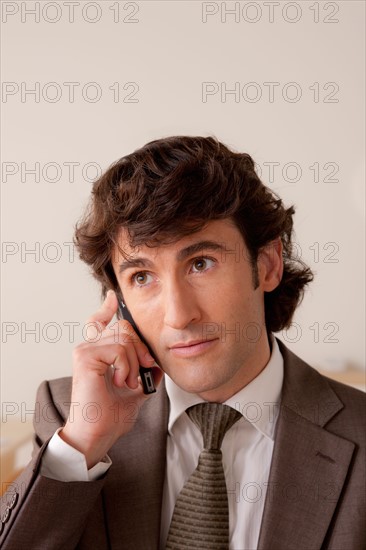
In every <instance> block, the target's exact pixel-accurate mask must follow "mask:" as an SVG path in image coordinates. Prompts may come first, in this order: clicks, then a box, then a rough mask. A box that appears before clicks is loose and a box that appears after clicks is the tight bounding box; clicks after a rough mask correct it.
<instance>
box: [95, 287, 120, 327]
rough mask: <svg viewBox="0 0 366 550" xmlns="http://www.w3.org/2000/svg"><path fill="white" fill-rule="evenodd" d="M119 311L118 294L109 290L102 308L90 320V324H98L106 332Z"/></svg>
mask: <svg viewBox="0 0 366 550" xmlns="http://www.w3.org/2000/svg"><path fill="white" fill-rule="evenodd" d="M117 309H118V300H117V296H116V293H115V292H114V290H108V292H107V295H106V297H105V300H104V302H103V303H102V306H101V308H100V309H99V310H98V311H97V312H96V313H94V315H92V316H91V317H90V318H89V319H88V323H97V324H98V325H99V327H101V328H102V330H104V329H105V328H106V326H107V325H108V324H109V323H110V322H111V320H112V319H113V316H114V315H115V313H116V312H117Z"/></svg>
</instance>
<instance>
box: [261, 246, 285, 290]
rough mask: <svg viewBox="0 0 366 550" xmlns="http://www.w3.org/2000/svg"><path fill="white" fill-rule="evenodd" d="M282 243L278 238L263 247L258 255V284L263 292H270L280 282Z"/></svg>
mask: <svg viewBox="0 0 366 550" xmlns="http://www.w3.org/2000/svg"><path fill="white" fill-rule="evenodd" d="M282 250H283V246H282V241H281V239H280V237H278V238H277V239H275V240H274V241H271V242H270V243H268V244H267V245H266V246H264V247H263V248H262V249H261V250H260V252H259V254H258V275H259V284H260V286H261V288H262V290H263V291H264V292H271V291H272V290H274V289H275V288H276V287H277V286H278V285H279V284H280V282H281V279H282V274H283V257H282Z"/></svg>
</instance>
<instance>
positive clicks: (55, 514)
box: [0, 382, 107, 550]
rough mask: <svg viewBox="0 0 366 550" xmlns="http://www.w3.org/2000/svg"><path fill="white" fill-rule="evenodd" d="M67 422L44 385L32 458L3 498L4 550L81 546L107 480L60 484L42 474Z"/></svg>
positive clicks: (1, 537)
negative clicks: (44, 461) (44, 457)
mask: <svg viewBox="0 0 366 550" xmlns="http://www.w3.org/2000/svg"><path fill="white" fill-rule="evenodd" d="M64 422H65V418H63V416H62V413H61V408H60V406H58V404H57V403H55V402H54V400H53V398H52V395H51V392H50V387H49V383H48V382H43V383H42V384H41V386H40V387H39V389H38V392H37V398H36V408H35V415H34V421H33V424H34V430H35V433H34V436H33V453H32V459H31V461H30V462H29V464H28V465H27V467H26V468H25V470H24V471H23V472H22V474H21V475H20V476H19V477H18V478H17V479H16V480H15V481H14V482H12V483H11V484H9V485H8V487H7V491H6V493H5V494H4V495H3V496H2V498H1V512H0V513H1V516H0V517H1V520H0V529H1V535H0V547H1V548H2V549H3V550H19V548H27V550H32V549H40V548H47V550H56V549H58V550H61V549H62V550H66V549H67V550H71V549H73V548H75V547H76V546H77V543H78V541H79V539H80V537H81V535H82V533H83V530H84V526H85V523H86V521H87V518H88V515H89V513H90V511H91V510H92V508H93V506H94V505H95V502H96V500H97V498H98V496H99V495H100V492H101V490H102V488H103V485H104V482H105V477H106V476H103V477H102V478H101V479H99V480H97V481H86V482H82V481H81V482H80V481H75V482H62V481H56V480H54V479H50V478H47V477H44V476H42V475H41V474H40V465H41V459H42V455H43V453H44V452H45V449H46V448H47V444H48V441H49V440H50V438H51V437H52V435H53V434H54V432H55V431H56V430H57V428H59V427H61V426H63V424H64ZM106 475H107V474H106Z"/></svg>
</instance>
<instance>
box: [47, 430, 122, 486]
mask: <svg viewBox="0 0 366 550" xmlns="http://www.w3.org/2000/svg"><path fill="white" fill-rule="evenodd" d="M60 430H62V428H59V429H58V430H56V432H55V433H54V434H53V436H52V438H51V439H50V441H49V443H48V445H47V448H46V450H45V452H44V454H43V457H42V462H41V469H40V473H41V475H42V476H44V477H49V478H51V479H56V480H57V481H95V480H96V479H98V478H99V477H100V476H102V475H103V474H105V473H106V471H107V470H108V469H109V468H110V466H111V464H112V461H111V459H110V458H109V456H108V455H105V457H103V458H102V460H101V462H98V463H97V464H95V466H93V467H92V468H90V470H88V468H87V465H86V459H85V455H84V454H83V453H81V452H80V451H78V450H77V449H75V448H74V447H72V446H71V445H69V444H68V443H66V441H64V440H63V439H61V437H60V436H59V435H58V433H59V431H60Z"/></svg>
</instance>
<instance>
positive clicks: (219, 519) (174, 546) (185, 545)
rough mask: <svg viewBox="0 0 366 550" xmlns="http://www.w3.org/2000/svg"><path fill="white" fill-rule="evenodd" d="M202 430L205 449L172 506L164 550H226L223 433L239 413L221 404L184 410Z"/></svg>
mask: <svg viewBox="0 0 366 550" xmlns="http://www.w3.org/2000/svg"><path fill="white" fill-rule="evenodd" d="M186 413H187V414H188V416H189V418H190V419H191V420H192V422H194V423H195V424H196V425H197V426H198V428H199V429H200V430H201V433H202V436H203V446H204V449H203V451H202V452H201V454H200V456H199V459H198V466H197V468H196V469H195V471H194V472H193V473H192V475H191V476H190V477H189V478H188V480H187V481H186V483H185V484H184V487H183V489H182V491H181V492H180V494H179V495H178V498H177V502H176V504H175V508H174V512H173V517H172V521H171V524H170V529H169V534H168V539H167V544H166V548H167V549H169V550H188V549H192V548H199V549H200V550H203V549H204V550H206V549H207V550H227V549H228V548H229V504H228V498H227V490H226V482H225V474H224V469H223V465H222V453H221V444H222V441H223V439H224V436H225V433H226V432H227V430H229V429H230V428H231V426H232V425H233V424H235V422H236V421H237V420H239V418H241V416H242V415H241V414H240V413H239V412H238V411H236V410H235V409H233V408H231V407H229V406H228V405H222V404H221V403H199V404H198V405H194V406H193V407H190V408H189V409H187V411H186Z"/></svg>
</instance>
